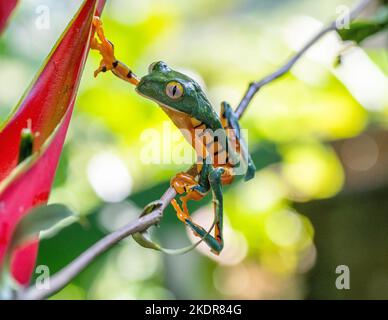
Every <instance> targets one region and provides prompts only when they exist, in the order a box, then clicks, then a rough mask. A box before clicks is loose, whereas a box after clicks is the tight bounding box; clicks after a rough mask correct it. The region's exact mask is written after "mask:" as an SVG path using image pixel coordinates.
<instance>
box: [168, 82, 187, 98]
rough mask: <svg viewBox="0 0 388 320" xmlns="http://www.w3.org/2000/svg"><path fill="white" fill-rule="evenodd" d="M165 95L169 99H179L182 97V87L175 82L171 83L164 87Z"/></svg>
mask: <svg viewBox="0 0 388 320" xmlns="http://www.w3.org/2000/svg"><path fill="white" fill-rule="evenodd" d="M166 94H167V95H168V96H169V97H170V98H171V99H174V100H175V99H179V98H180V97H182V96H183V86H182V85H181V84H180V83H179V82H177V81H171V82H169V83H167V85H166Z"/></svg>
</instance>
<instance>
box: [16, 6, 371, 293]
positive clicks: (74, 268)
mask: <svg viewBox="0 0 388 320" xmlns="http://www.w3.org/2000/svg"><path fill="white" fill-rule="evenodd" d="M371 1H372V0H362V1H360V3H359V4H358V5H357V6H356V7H354V9H353V10H351V12H350V19H349V20H353V19H354V18H356V17H357V16H358V15H359V14H360V12H361V11H362V10H363V9H364V8H365V7H366V6H367V5H368V4H369V3H370V2H371ZM336 29H337V27H336V21H333V22H332V23H330V24H329V25H328V26H327V27H325V28H323V29H322V30H321V31H320V32H319V33H317V34H316V35H315V36H314V37H313V38H312V39H311V40H310V41H308V42H307V43H306V45H305V46H304V47H303V48H302V49H301V50H300V51H298V52H297V53H296V54H295V55H294V56H293V57H291V59H289V60H288V61H287V62H286V63H285V64H284V65H283V66H282V67H280V68H279V69H278V70H276V71H275V72H274V73H271V74H270V75H268V76H266V77H264V78H263V79H262V80H260V81H257V82H253V83H251V84H250V85H249V87H248V89H247V91H246V93H245V95H244V96H243V98H242V99H241V102H240V103H239V105H238V107H237V109H236V111H235V113H236V115H237V116H238V118H241V117H242V115H243V113H244V111H245V110H246V109H247V107H248V105H249V103H250V102H251V101H252V99H253V97H254V96H255V94H256V93H257V92H258V91H259V89H260V88H262V87H263V86H265V85H266V84H268V83H270V82H272V81H274V80H276V79H278V78H280V77H281V76H283V75H284V74H286V73H287V72H288V71H289V70H290V69H291V68H292V67H293V65H294V64H295V63H296V62H297V61H298V60H299V59H300V58H301V57H302V55H303V54H304V53H305V52H306V51H307V50H308V49H309V48H310V47H311V46H312V45H314V44H315V43H316V42H317V41H318V40H319V39H321V38H322V37H323V36H324V35H325V34H326V33H328V32H330V31H334V30H336ZM176 195H177V194H176V192H175V190H174V189H173V188H171V187H170V188H168V189H167V191H166V192H165V193H164V194H163V196H162V197H161V198H160V200H159V201H160V202H161V203H162V206H161V207H159V208H158V209H156V210H154V211H153V212H151V213H149V214H147V215H145V216H143V217H141V218H138V219H136V220H135V221H132V222H131V223H129V224H128V225H126V226H125V227H123V228H121V229H119V230H117V231H115V232H112V233H110V234H108V235H107V236H105V237H104V238H102V239H101V240H100V241H98V242H97V243H96V244H94V245H93V246H91V247H90V248H89V249H87V250H86V251H85V252H83V253H82V254H81V255H80V256H79V257H77V258H76V259H75V260H74V261H73V262H71V263H70V264H69V265H68V266H66V267H65V268H63V269H62V270H61V271H59V272H58V273H57V274H55V275H54V276H53V277H52V278H51V279H50V288H49V289H47V290H45V289H37V288H34V287H30V288H28V289H26V290H24V291H22V292H20V293H19V294H18V296H17V299H22V300H41V299H45V298H47V297H49V296H51V295H53V294H54V293H56V292H58V291H59V290H61V289H62V288H63V287H64V286H65V285H67V284H68V283H69V282H70V281H71V280H72V279H74V277H76V276H77V275H78V274H79V273H80V272H81V271H82V270H84V269H85V268H86V267H87V266H88V265H89V264H90V263H91V262H92V261H93V260H94V259H95V258H96V257H98V256H99V255H100V254H102V253H104V252H105V251H106V250H108V249H109V248H111V247H112V246H114V245H115V244H117V243H118V242H119V241H120V240H122V239H124V238H126V237H128V236H130V235H132V234H134V233H136V232H139V231H144V230H147V229H148V228H149V227H151V226H152V225H154V224H155V223H157V222H158V221H159V220H160V219H161V218H162V216H163V211H164V209H165V208H166V207H167V206H168V205H169V203H170V202H171V201H172V200H173V199H174V198H175V196H176Z"/></svg>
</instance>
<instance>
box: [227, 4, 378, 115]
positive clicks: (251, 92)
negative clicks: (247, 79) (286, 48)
mask: <svg viewBox="0 0 388 320" xmlns="http://www.w3.org/2000/svg"><path fill="white" fill-rule="evenodd" d="M370 2H371V0H362V1H360V3H359V4H358V5H357V6H356V7H354V9H353V10H352V11H351V12H350V13H349V20H350V21H352V20H354V19H355V18H356V17H357V16H358V15H359V14H360V13H361V11H363V10H364V9H365V7H366V6H367V5H368V4H369V3H370ZM335 30H337V21H336V20H334V21H332V22H331V23H330V24H329V25H327V26H326V27H325V28H323V29H322V30H321V31H320V32H318V33H317V34H316V35H315V36H314V37H313V38H312V39H310V41H308V42H307V43H306V44H305V45H304V46H303V48H302V49H300V50H299V51H298V52H297V53H296V54H295V55H294V56H292V57H291V59H289V60H288V61H287V62H286V63H285V64H284V65H283V66H281V67H280V68H279V69H278V70H276V71H275V72H274V73H271V74H269V75H268V76H266V77H264V78H263V79H261V80H260V81H257V82H252V83H250V84H249V87H248V89H247V91H246V92H245V94H244V96H243V98H242V99H241V101H240V103H239V105H238V106H237V108H236V111H235V114H236V116H238V117H239V118H241V116H242V115H243V113H244V111H245V110H246V109H247V108H248V105H249V103H250V102H251V101H252V99H253V97H254V96H255V95H256V93H257V92H258V91H259V90H260V89H261V88H262V87H263V86H265V85H266V84H268V83H270V82H272V81H274V80H276V79H278V78H280V77H281V76H283V75H285V74H286V73H287V72H288V71H290V70H291V68H292V67H293V66H294V64H295V63H296V62H297V61H298V60H299V59H300V58H301V57H302V56H303V55H304V54H305V53H306V51H307V50H308V49H310V48H311V47H312V46H313V45H314V44H315V43H316V42H317V41H318V40H319V39H321V38H322V37H323V36H324V35H325V34H326V33H328V32H330V31H335Z"/></svg>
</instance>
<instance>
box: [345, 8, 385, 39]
mask: <svg viewBox="0 0 388 320" xmlns="http://www.w3.org/2000/svg"><path fill="white" fill-rule="evenodd" d="M387 28H388V7H387V6H384V7H382V8H380V9H379V10H378V12H377V14H376V15H375V16H374V17H373V18H372V19H370V20H366V21H355V22H352V23H351V24H350V27H349V28H348V29H339V30H337V32H338V34H339V35H340V37H341V39H342V40H343V41H354V42H356V43H357V44H360V43H361V42H362V41H364V40H365V39H366V38H369V37H371V36H373V35H375V34H377V33H379V32H382V31H385V30H387Z"/></svg>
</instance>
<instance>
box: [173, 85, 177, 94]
mask: <svg viewBox="0 0 388 320" xmlns="http://www.w3.org/2000/svg"><path fill="white" fill-rule="evenodd" d="M176 89H177V88H176V86H174V88H172V95H173V96H175V94H176Z"/></svg>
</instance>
